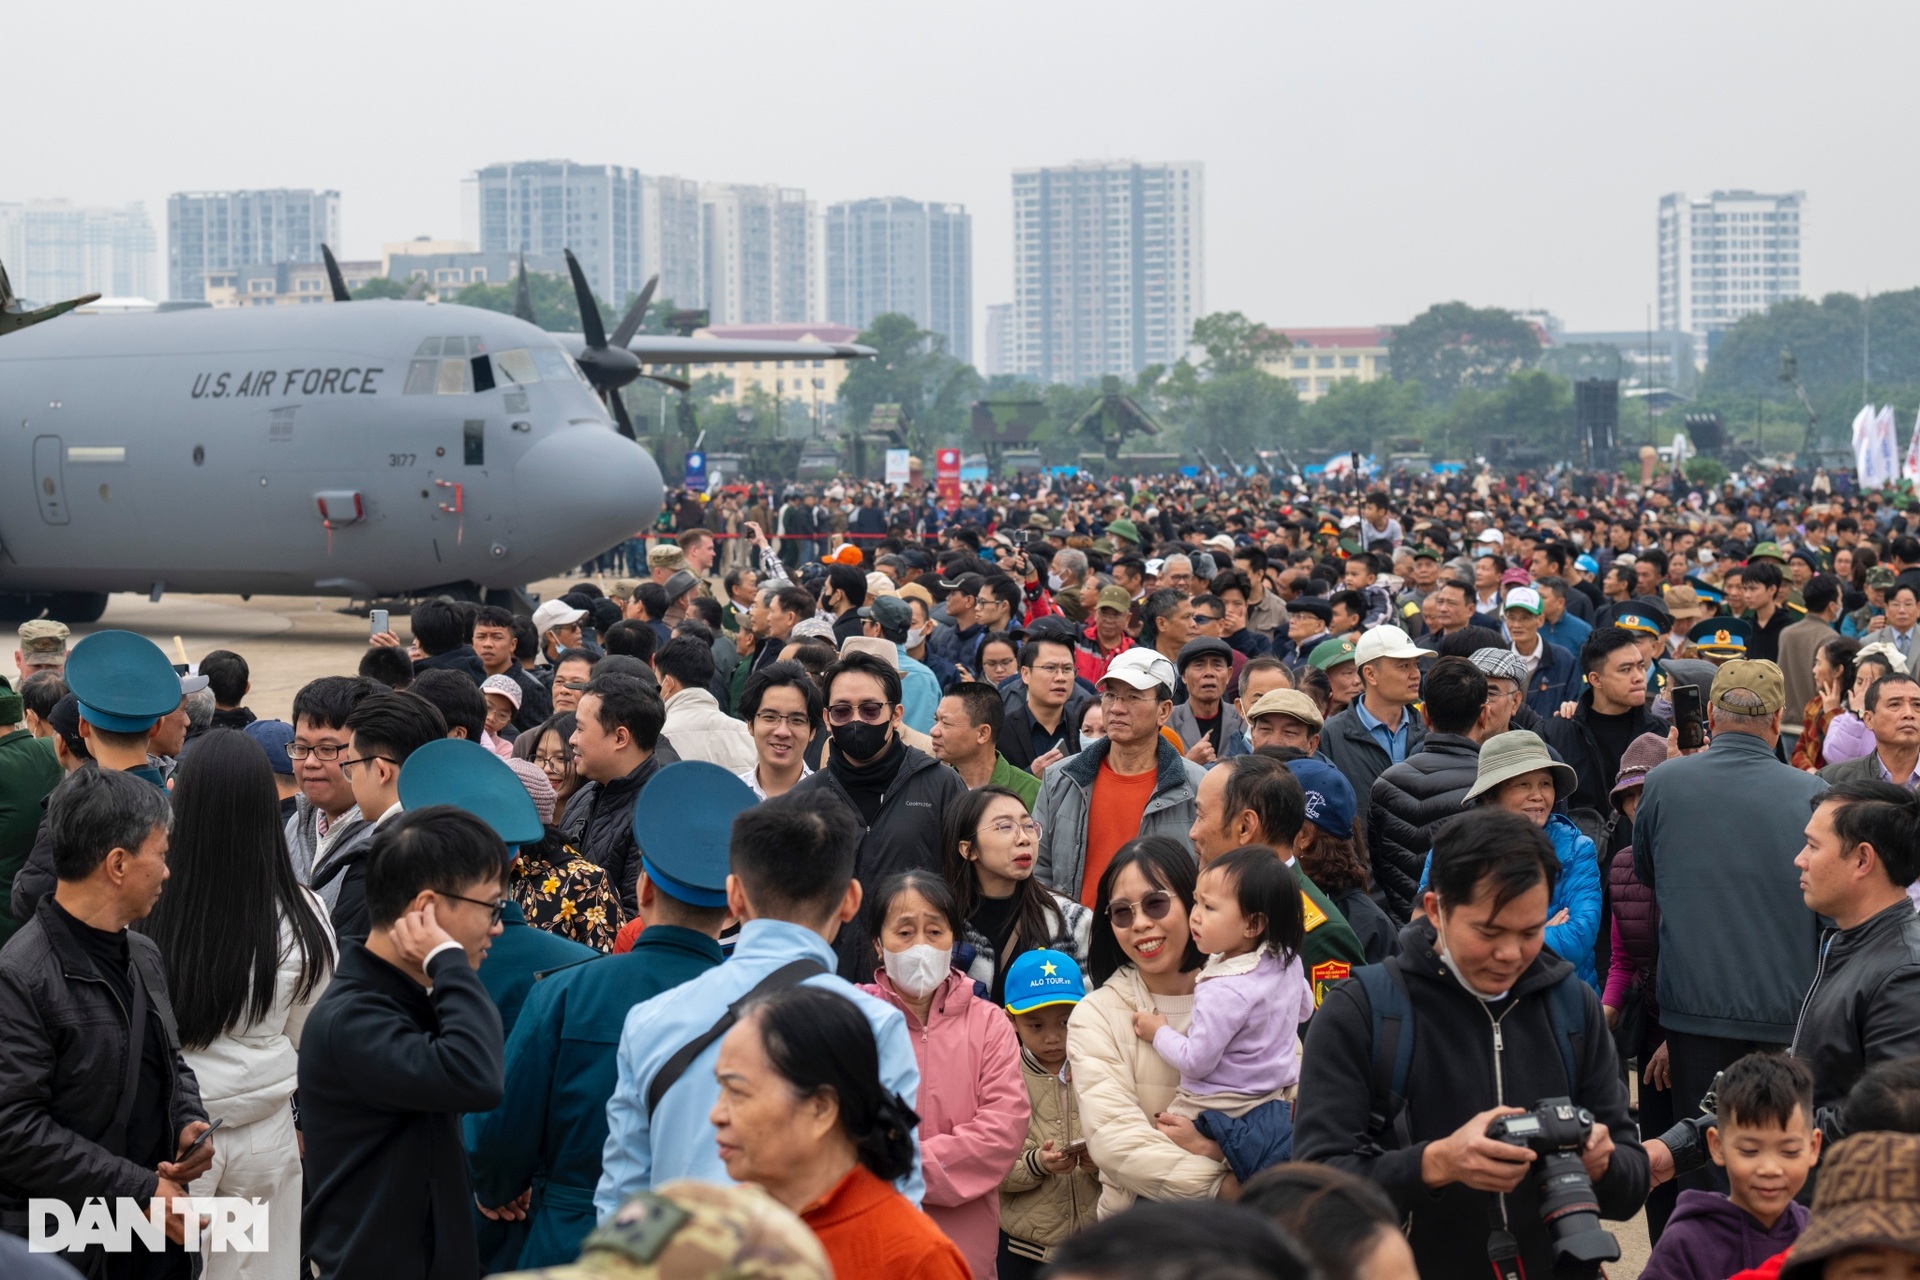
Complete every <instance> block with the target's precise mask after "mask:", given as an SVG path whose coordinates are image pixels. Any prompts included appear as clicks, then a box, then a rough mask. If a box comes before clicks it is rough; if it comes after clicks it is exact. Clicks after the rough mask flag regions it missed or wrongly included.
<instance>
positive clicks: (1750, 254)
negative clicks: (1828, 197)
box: [1660, 191, 1807, 366]
mask: <svg viewBox="0 0 1920 1280" xmlns="http://www.w3.org/2000/svg"><path fill="white" fill-rule="evenodd" d="M1806 207H1807V196H1806V193H1805V192H1804V191H1792V192H1788V193H1786V194H1782V195H1763V194H1761V193H1759V192H1754V191H1716V192H1714V193H1713V194H1712V195H1709V196H1687V195H1684V194H1680V193H1675V194H1673V195H1668V196H1662V197H1661V198H1660V328H1661V329H1663V330H1675V329H1677V330H1680V331H1682V332H1685V333H1690V334H1692V335H1693V342H1694V360H1695V361H1696V362H1697V363H1698V364H1700V365H1702V366H1704V365H1705V364H1706V362H1707V357H1708V356H1709V355H1710V354H1711V353H1712V349H1713V347H1714V346H1715V345H1717V343H1718V341H1719V335H1720V334H1721V333H1723V332H1725V331H1726V330H1727V329H1729V328H1731V327H1732V325H1733V323H1734V321H1736V320H1738V319H1740V317H1742V316H1747V315H1752V314H1753V313H1755V312H1757V311H1765V310H1766V309H1767V308H1768V307H1770V306H1772V305H1773V304H1774V303H1776V302H1780V301H1782V300H1784V299H1787V298H1797V297H1799V296H1800V265H1801V264H1800V245H1801V234H1802V229H1803V225H1804V220H1805V217H1806Z"/></svg>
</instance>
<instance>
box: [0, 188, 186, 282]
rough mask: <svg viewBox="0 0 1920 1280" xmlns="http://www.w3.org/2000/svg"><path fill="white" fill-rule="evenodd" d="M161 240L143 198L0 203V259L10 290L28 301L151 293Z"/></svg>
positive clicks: (155, 279)
mask: <svg viewBox="0 0 1920 1280" xmlns="http://www.w3.org/2000/svg"><path fill="white" fill-rule="evenodd" d="M158 248H159V246H158V245H157V244H156V243H155V239H154V234H153V223H152V222H150V221H149V220H148V218H147V207H146V206H145V205H143V204H123V205H109V206H105V207H86V206H78V207H77V206H75V205H73V204H70V203H68V202H67V201H65V200H32V201H28V202H26V203H24V204H0V262H4V263H5V264H6V268H7V275H8V278H9V279H11V280H12V282H13V288H14V292H15V293H17V294H19V295H20V296H21V297H22V298H25V299H28V300H29V301H32V302H41V303H46V302H58V301H60V300H62V299H65V298H77V297H79V296H80V295H82V294H87V293H98V294H102V295H105V296H106V297H110V298H152V297H154V296H155V293H156V286H157V285H158V283H159V281H158V279H157V278H156V276H155V271H156V266H157V264H156V262H155V258H156V256H157V253H158Z"/></svg>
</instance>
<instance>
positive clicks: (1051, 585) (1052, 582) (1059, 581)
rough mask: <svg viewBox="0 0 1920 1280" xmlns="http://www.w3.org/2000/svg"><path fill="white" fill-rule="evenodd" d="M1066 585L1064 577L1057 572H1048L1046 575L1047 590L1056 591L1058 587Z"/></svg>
mask: <svg viewBox="0 0 1920 1280" xmlns="http://www.w3.org/2000/svg"><path fill="white" fill-rule="evenodd" d="M1066 585H1067V583H1066V579H1064V578H1062V577H1061V576H1060V575H1059V574H1057V573H1049V574H1048V575H1047V590H1049V591H1058V590H1059V589H1060V588H1062V587H1064V586H1066Z"/></svg>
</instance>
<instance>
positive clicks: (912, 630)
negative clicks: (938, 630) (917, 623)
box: [906, 627, 927, 649]
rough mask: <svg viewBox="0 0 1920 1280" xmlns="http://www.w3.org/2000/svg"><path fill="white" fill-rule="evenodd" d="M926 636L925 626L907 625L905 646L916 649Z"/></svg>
mask: <svg viewBox="0 0 1920 1280" xmlns="http://www.w3.org/2000/svg"><path fill="white" fill-rule="evenodd" d="M926 638H927V629H926V628H925V627H908V628H907V641H906V644H907V648H909V649H918V648H919V647H920V642H921V641H923V640H925V639H926Z"/></svg>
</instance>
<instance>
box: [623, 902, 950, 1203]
mask: <svg viewBox="0 0 1920 1280" xmlns="http://www.w3.org/2000/svg"><path fill="white" fill-rule="evenodd" d="M808 958H811V959H814V960H818V961H819V962H820V963H821V965H822V966H824V967H825V969H826V972H825V973H823V974H821V975H820V976H819V977H815V978H809V979H807V982H808V984H809V985H812V986H822V987H826V988H828V989H829V990H831V991H837V992H839V993H840V994H841V995H844V996H846V997H847V998H848V999H850V1000H852V1001H853V1002H854V1003H855V1004H856V1005H858V1006H859V1007H860V1011H861V1012H862V1013H864V1014H866V1015H867V1021H868V1023H869V1024H871V1025H872V1027H873V1034H874V1039H875V1040H876V1041H877V1042H878V1044H879V1047H880V1082H881V1083H882V1084H883V1085H885V1086H886V1087H887V1088H888V1089H891V1090H893V1092H895V1093H897V1094H899V1095H900V1096H901V1097H902V1098H904V1099H906V1100H907V1102H908V1103H909V1104H910V1105H917V1104H918V1102H919V1097H920V1065H919V1062H918V1060H917V1059H916V1058H915V1057H914V1054H913V1041H912V1039H911V1037H910V1036H909V1034H908V1032H907V1020H906V1017H905V1016H904V1015H903V1014H902V1013H901V1012H900V1011H899V1010H898V1009H896V1008H894V1007H893V1006H892V1005H890V1004H888V1003H886V1002H885V1001H883V1000H876V999H875V998H874V997H872V996H870V995H868V994H867V993H866V992H864V991H861V990H860V989H859V988H858V987H855V986H854V985H853V984H852V983H850V982H848V981H846V980H845V979H843V978H840V977H838V976H836V975H835V973H834V967H835V965H836V964H837V961H836V959H835V957H834V953H833V948H832V947H831V946H829V945H828V944H827V942H826V940H825V939H824V938H822V937H821V936H820V935H819V934H817V933H815V932H814V931H813V930H811V929H809V928H807V927H805V926H804V925H797V924H790V923H788V922H786V921H784V920H749V921H747V923H746V924H744V925H742V926H741V928H740V937H739V940H738V941H737V942H736V943H735V944H734V948H733V956H732V958H731V959H729V960H728V961H727V962H726V963H725V964H723V965H720V966H719V967H718V968H714V969H709V970H707V972H705V973H703V974H701V975H700V976H699V977H697V978H694V979H693V980H692V981H690V982H686V983H683V984H681V985H680V986H678V987H675V988H674V989H673V990H671V991H666V992H662V993H661V994H660V995H657V996H655V997H654V998H653V999H651V1000H648V1001H646V1002H645V1003H644V1004H638V1005H635V1006H634V1007H633V1009H632V1010H630V1011H629V1012H628V1014H627V1021H626V1026H625V1027H624V1028H623V1029H622V1031H621V1033H620V1053H619V1082H618V1083H617V1084H616V1085H615V1086H614V1091H613V1097H612V1099H611V1100H610V1101H609V1102H608V1103H607V1146H606V1150H605V1151H604V1152H602V1153H601V1160H600V1167H601V1174H600V1185H599V1186H598V1187H597V1188H596V1189H595V1191H594V1194H593V1207H594V1212H595V1213H596V1214H597V1215H598V1216H599V1218H600V1220H601V1221H603V1222H604V1221H605V1220H606V1219H607V1217H608V1216H609V1215H611V1214H612V1213H613V1211H614V1210H615V1209H616V1208H618V1207H619V1206H620V1204H621V1202H622V1201H624V1200H625V1199H626V1198H627V1197H628V1196H630V1195H632V1194H633V1193H634V1192H636V1191H646V1190H650V1189H651V1188H653V1187H657V1186H660V1185H662V1184H665V1183H668V1182H672V1181H674V1180H675V1179H677V1178H697V1179H699V1180H701V1181H702V1182H718V1183H723V1184H724V1183H729V1182H731V1179H729V1178H728V1177H727V1169H726V1166H725V1165H724V1164H722V1163H721V1162H720V1152H719V1148H718V1147H717V1146H716V1145H715V1143H714V1137H713V1126H712V1125H711V1124H709V1123H708V1122H707V1113H708V1112H710V1111H712V1110H713V1104H714V1102H715V1101H716V1100H718V1098H719V1096H720V1086H719V1083H718V1082H717V1081H715V1080H714V1078H713V1064H714V1062H715V1060H716V1059H718V1058H719V1056H720V1044H719V1042H718V1041H715V1042H714V1043H713V1044H710V1045H708V1046H707V1048H706V1050H705V1051H704V1052H702V1053H701V1055H700V1056H699V1057H697V1058H695V1059H694V1060H693V1061H692V1062H691V1063H690V1064H688V1066H687V1069H686V1072H685V1073H684V1074H683V1075H681V1077H680V1078H679V1079H678V1080H677V1081H675V1082H674V1084H673V1087H672V1088H670V1089H669V1090H667V1094H666V1096H665V1097H663V1098H661V1099H660V1106H659V1108H658V1110H656V1111H655V1112H654V1114H653V1116H652V1117H651V1119H649V1117H648V1115H647V1088H648V1086H649V1085H651V1084H652V1082H653V1077H654V1073H655V1072H657V1071H659V1069H660V1068H661V1067H662V1066H663V1065H665V1063H666V1061H667V1059H668V1058H671V1057H672V1056H673V1055H674V1054H675V1053H678V1052H679V1051H680V1047H681V1046H682V1045H685V1044H688V1043H689V1042H691V1041H693V1040H695V1039H697V1038H698V1037H700V1036H701V1035H704V1034H705V1033H706V1031H707V1030H708V1028H710V1027H712V1026H713V1024H714V1023H715V1022H716V1021H717V1020H718V1019H719V1018H720V1016H721V1014H723V1013H725V1012H726V1008H727V1006H728V1005H730V1004H732V1003H733V1002H734V1001H735V1000H738V999H739V998H740V997H741V996H743V995H745V994H746V993H747V992H749V991H751V990H753V988H754V987H755V986H756V985H758V984H759V982H760V980H761V979H763V978H765V977H766V976H767V975H768V974H770V973H772V972H773V971H774V970H776V969H778V968H780V967H781V966H782V965H785V964H788V963H790V962H791V961H794V960H801V959H808ZM894 1185H895V1186H896V1187H898V1188H899V1190H900V1194H902V1195H904V1196H906V1197H907V1199H909V1200H911V1201H913V1203H914V1204H915V1205H916V1206H917V1205H918V1204H919V1203H920V1198H921V1196H922V1195H923V1194H924V1192H925V1190H926V1182H925V1180H924V1179H923V1178H922V1177H921V1173H920V1151H919V1143H918V1140H917V1139H916V1141H915V1144H914V1157H913V1168H912V1169H911V1170H909V1171H908V1173H907V1176H906V1177H904V1178H901V1179H900V1180H899V1181H898V1182H896V1183H895V1184H894Z"/></svg>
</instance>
